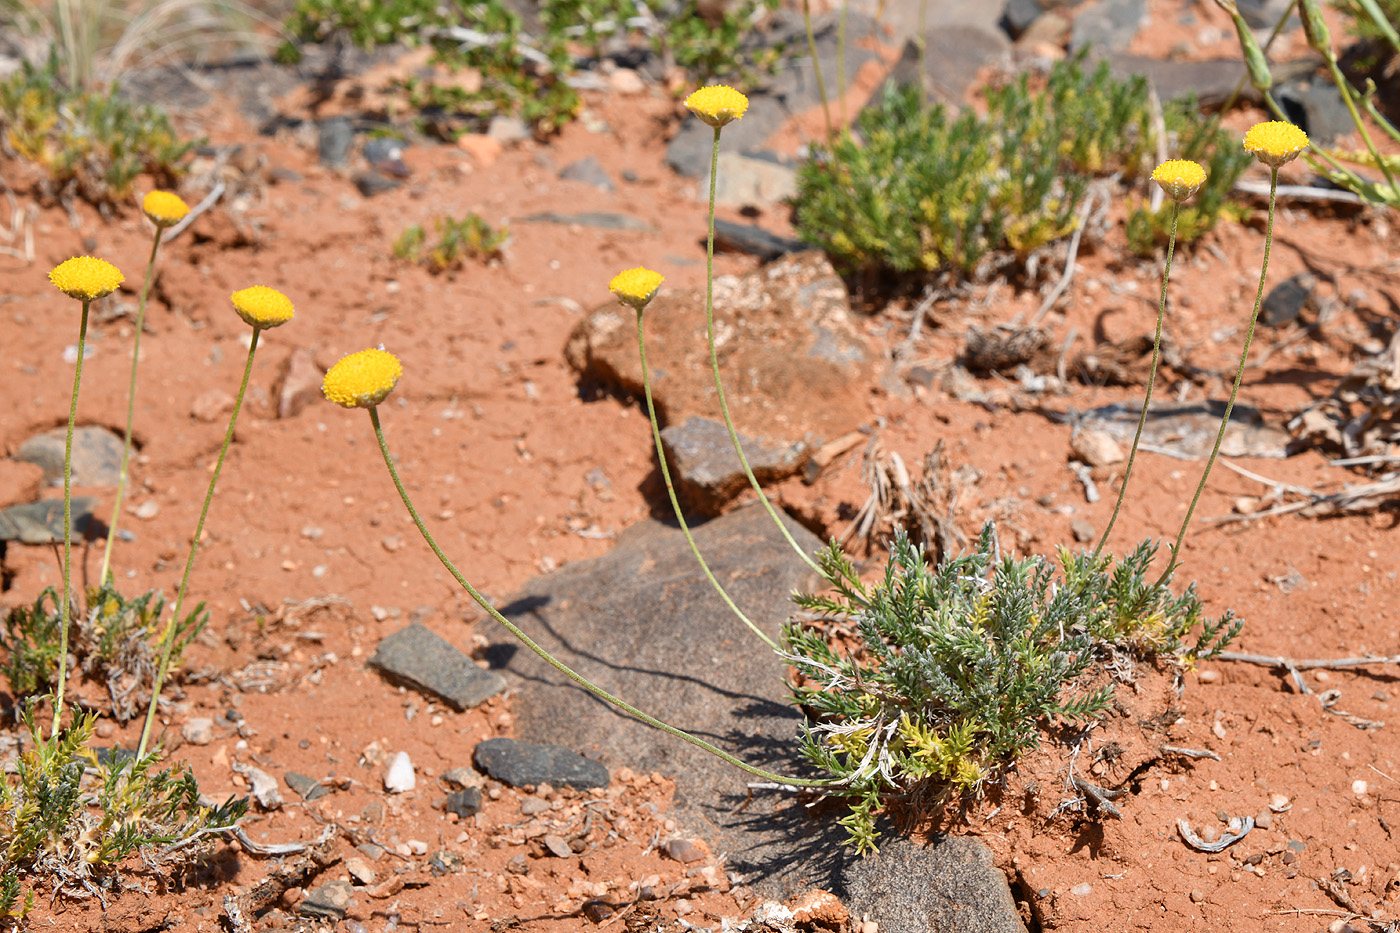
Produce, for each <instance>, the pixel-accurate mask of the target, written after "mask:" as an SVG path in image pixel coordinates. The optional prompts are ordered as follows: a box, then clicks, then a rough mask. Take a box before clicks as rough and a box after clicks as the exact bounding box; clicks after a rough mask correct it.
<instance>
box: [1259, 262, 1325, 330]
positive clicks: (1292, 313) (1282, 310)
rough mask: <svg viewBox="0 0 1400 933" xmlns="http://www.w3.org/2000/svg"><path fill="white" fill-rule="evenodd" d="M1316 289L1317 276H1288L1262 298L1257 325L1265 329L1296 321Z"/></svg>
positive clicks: (1310, 274) (1303, 274)
mask: <svg viewBox="0 0 1400 933" xmlns="http://www.w3.org/2000/svg"><path fill="white" fill-rule="evenodd" d="M1316 289H1317V276H1315V275H1313V274H1312V273H1310V272H1300V273H1298V274H1297V275H1293V276H1289V277H1288V278H1286V279H1284V280H1283V281H1282V282H1279V283H1278V284H1277V285H1275V286H1274V287H1273V288H1271V289H1269V294H1267V295H1265V296H1264V304H1263V306H1262V307H1261V308H1260V309H1259V323H1260V324H1263V325H1265V326H1266V327H1282V326H1283V325H1285V324H1291V323H1292V322H1294V321H1296V320H1298V317H1299V315H1301V314H1302V313H1303V308H1305V307H1306V306H1307V304H1308V299H1309V298H1311V297H1312V294H1313V292H1314V291H1315V290H1316Z"/></svg>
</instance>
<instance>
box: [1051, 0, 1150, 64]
mask: <svg viewBox="0 0 1400 933" xmlns="http://www.w3.org/2000/svg"><path fill="white" fill-rule="evenodd" d="M1146 24H1147V0H1095V2H1092V3H1090V4H1089V5H1088V6H1087V7H1086V8H1085V9H1083V10H1081V11H1079V12H1078V13H1077V14H1076V15H1075V17H1074V29H1073V31H1072V32H1071V33H1070V40H1069V48H1070V51H1071V52H1078V51H1079V50H1080V49H1082V48H1085V47H1086V46H1093V47H1097V48H1101V49H1108V50H1110V51H1113V52H1122V51H1125V50H1126V49H1127V48H1128V46H1130V45H1132V42H1133V37H1134V36H1136V35H1137V34H1138V31H1139V30H1140V29H1142V27H1143V26H1145V25H1146Z"/></svg>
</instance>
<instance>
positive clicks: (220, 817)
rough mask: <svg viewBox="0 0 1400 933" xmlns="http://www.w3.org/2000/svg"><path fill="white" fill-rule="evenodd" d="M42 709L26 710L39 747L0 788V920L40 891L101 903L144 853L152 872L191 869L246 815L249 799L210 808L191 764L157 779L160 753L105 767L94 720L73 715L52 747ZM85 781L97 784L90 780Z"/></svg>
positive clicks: (17, 913) (116, 757)
mask: <svg viewBox="0 0 1400 933" xmlns="http://www.w3.org/2000/svg"><path fill="white" fill-rule="evenodd" d="M37 705H38V704H37V702H36V701H31V702H28V703H26V704H24V705H23V707H22V712H21V716H22V720H23V722H24V726H25V728H26V729H27V730H28V731H29V733H30V735H31V737H32V742H31V743H29V744H30V747H29V748H28V749H27V750H26V751H25V752H24V753H23V754H21V755H20V756H19V758H18V760H17V761H16V762H15V768H14V773H13V774H12V775H6V777H5V779H4V781H3V782H0V920H11V921H13V920H18V919H22V918H23V917H24V915H25V914H26V913H27V912H28V910H29V908H30V905H31V904H32V903H33V898H34V895H33V891H34V887H35V886H36V885H43V886H47V887H50V888H52V890H53V892H54V893H55V894H67V895H73V896H91V895H95V896H98V897H102V896H103V892H104V891H105V890H107V889H109V888H110V887H111V885H112V884H113V883H114V882H115V881H116V880H117V878H118V874H119V867H120V865H121V863H122V861H123V860H124V859H126V858H127V857H128V856H130V855H133V854H136V853H138V852H139V853H140V854H141V855H142V856H143V859H144V861H145V862H146V864H147V865H153V866H154V865H159V866H163V867H166V868H171V867H178V866H179V865H182V864H188V863H189V862H191V861H192V860H194V859H196V858H198V857H200V856H201V855H202V854H204V853H205V852H206V851H207V849H208V843H209V842H212V837H213V836H214V835H215V834H217V833H220V832H223V831H225V830H228V829H231V828H232V827H233V825H234V823H235V822H236V821H237V820H238V819H239V818H240V817H241V816H243V814H244V813H246V812H247V809H248V802H247V799H246V798H245V799H241V800H235V799H233V798H230V799H229V800H228V801H226V802H225V803H224V804H222V805H219V806H214V807H210V806H205V805H202V804H201V803H200V800H199V787H198V785H197V784H196V783H195V779H194V774H193V773H192V772H191V771H190V770H189V768H188V766H183V767H175V768H169V769H167V770H164V771H155V770H154V769H155V765H156V763H157V760H158V756H157V755H156V754H155V753H152V754H149V755H143V756H132V755H129V754H121V753H116V754H113V755H111V756H109V757H108V758H107V760H106V761H101V760H99V757H98V756H97V754H96V753H95V752H94V751H93V749H92V747H91V742H92V737H93V731H94V725H95V723H96V715H95V714H94V713H91V712H80V711H77V710H75V711H74V714H73V716H72V719H71V721H70V723H69V725H68V726H67V728H64V729H61V730H59V731H58V733H57V734H56V735H54V736H53V737H51V738H49V739H45V738H44V736H43V732H42V731H41V730H40V729H39V728H38V727H36V725H35V722H34V709H35V707H36V706H37ZM87 774H91V775H93V776H94V777H95V780H93V781H92V782H85V781H84V776H85V775H87Z"/></svg>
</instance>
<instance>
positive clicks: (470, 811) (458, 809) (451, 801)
mask: <svg viewBox="0 0 1400 933" xmlns="http://www.w3.org/2000/svg"><path fill="white" fill-rule="evenodd" d="M442 809H443V811H444V812H446V813H455V814H457V815H458V816H459V817H462V818H463V819H465V818H467V817H469V816H473V815H475V814H477V813H480V812H481V788H480V787H468V788H465V789H463V790H458V791H453V792H452V793H450V794H448V795H447V799H446V800H445V801H443V804H442Z"/></svg>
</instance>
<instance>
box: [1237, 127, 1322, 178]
mask: <svg viewBox="0 0 1400 933" xmlns="http://www.w3.org/2000/svg"><path fill="white" fill-rule="evenodd" d="M1244 147H1245V148H1246V149H1248V150H1249V151H1250V152H1252V153H1254V157H1255V158H1256V159H1258V160H1259V161H1260V162H1263V163H1264V164H1265V165H1268V166H1270V167H1272V168H1278V167H1279V166H1281V165H1286V164H1288V163H1289V162H1292V161H1293V160H1294V159H1296V158H1297V157H1298V153H1300V152H1302V151H1303V150H1304V149H1306V148H1308V134H1307V133H1304V132H1303V131H1302V130H1300V129H1298V127H1296V126H1294V125H1293V124H1292V123H1282V122H1280V121H1278V120H1273V121H1270V122H1268V123H1256V124H1254V125H1253V126H1251V127H1250V128H1249V132H1248V133H1245V134H1244Z"/></svg>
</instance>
